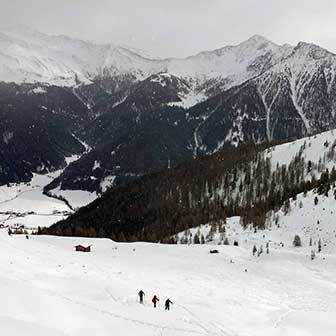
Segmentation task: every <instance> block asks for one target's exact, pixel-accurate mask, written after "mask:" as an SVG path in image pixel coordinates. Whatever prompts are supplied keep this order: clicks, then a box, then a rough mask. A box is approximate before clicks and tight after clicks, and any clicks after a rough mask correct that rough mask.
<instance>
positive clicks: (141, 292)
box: [138, 290, 145, 303]
mask: <svg viewBox="0 0 336 336" xmlns="http://www.w3.org/2000/svg"><path fill="white" fill-rule="evenodd" d="M138 295H139V299H140V303H143V299H144V296H145V293H144V291H143V290H141V291H140V292H139V293H138Z"/></svg>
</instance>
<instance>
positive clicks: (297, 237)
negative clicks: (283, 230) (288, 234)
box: [293, 235, 302, 247]
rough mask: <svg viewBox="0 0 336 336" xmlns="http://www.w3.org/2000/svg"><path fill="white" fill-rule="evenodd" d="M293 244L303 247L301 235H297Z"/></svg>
mask: <svg viewBox="0 0 336 336" xmlns="http://www.w3.org/2000/svg"><path fill="white" fill-rule="evenodd" d="M293 246H294V247H301V246H302V243H301V238H300V236H299V235H295V237H294V240H293Z"/></svg>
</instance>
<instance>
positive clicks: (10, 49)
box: [0, 27, 336, 192]
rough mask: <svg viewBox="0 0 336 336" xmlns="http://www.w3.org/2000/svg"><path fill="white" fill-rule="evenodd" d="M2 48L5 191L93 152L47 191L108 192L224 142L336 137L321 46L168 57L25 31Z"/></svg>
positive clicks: (1, 170)
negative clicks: (322, 134) (329, 133)
mask: <svg viewBox="0 0 336 336" xmlns="http://www.w3.org/2000/svg"><path fill="white" fill-rule="evenodd" d="M0 47H1V48H0V81H2V82H3V83H2V84H1V92H0V103H1V105H0V118H1V120H3V123H2V125H1V128H0V154H1V155H2V156H3V160H2V161H1V163H0V182H1V183H7V182H17V181H25V180H29V178H30V176H31V173H32V172H47V171H49V170H54V169H58V168H61V167H65V160H64V158H65V156H68V155H71V154H78V153H84V152H86V154H84V155H82V157H81V158H80V159H79V160H77V161H76V162H73V163H72V164H71V165H70V166H69V167H67V168H66V169H65V170H64V172H63V174H61V176H60V177H59V178H58V179H56V180H55V181H53V182H52V183H51V184H50V185H49V186H48V187H47V188H46V191H49V192H50V191H53V192H55V190H59V189H76V190H89V191H98V192H102V191H105V190H106V188H107V187H109V186H112V185H120V184H124V183H125V182H128V181H130V180H132V179H134V178H137V177H139V176H142V175H146V174H148V173H152V172H155V171H158V170H162V169H164V168H169V167H172V166H174V165H175V164H176V163H178V162H181V161H185V160H189V159H193V158H196V157H199V156H204V155H209V154H212V153H215V152H217V151H219V150H220V149H222V148H223V147H224V146H226V145H233V146H238V145H240V144H251V143H253V144H260V143H270V142H274V143H277V142H285V141H290V140H293V139H296V138H301V137H303V136H306V135H309V134H315V133H319V132H322V131H325V130H329V129H332V128H336V123H335V89H336V86H335V73H336V72H335V69H336V56H335V55H334V54H332V53H330V52H328V51H327V50H325V49H323V48H321V47H318V46H316V45H313V44H307V43H304V42H300V43H299V44H298V45H297V46H295V47H293V46H290V45H283V46H278V45H276V44H274V43H272V42H271V41H268V40H267V39H265V38H263V37H261V36H253V37H251V38H250V39H248V40H247V41H245V42H242V43H240V44H239V45H236V46H226V47H223V48H221V49H218V50H214V51H207V52H202V53H199V54H197V55H194V56H191V57H188V58H184V59H176V58H168V59H162V60H161V59H150V58H146V57H143V56H141V55H140V54H137V53H136V52H135V51H134V50H132V49H130V48H129V49H128V48H125V47H120V46H115V45H97V44H93V43H88V42H83V41H80V40H76V39H72V38H69V37H66V36H49V35H45V34H42V33H39V32H36V31H33V30H31V29H29V28H26V27H19V28H16V29H11V30H9V29H8V30H4V31H2V32H1V33H0ZM18 121H20V122H18ZM85 146H86V148H85ZM89 147H90V148H91V150H90V151H87V148H89ZM14 149H15V150H14Z"/></svg>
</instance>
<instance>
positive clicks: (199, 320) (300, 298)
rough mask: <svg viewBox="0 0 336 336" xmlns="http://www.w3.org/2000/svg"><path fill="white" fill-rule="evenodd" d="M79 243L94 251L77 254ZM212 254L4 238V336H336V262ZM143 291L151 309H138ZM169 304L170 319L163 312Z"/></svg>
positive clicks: (0, 236) (0, 281)
mask: <svg viewBox="0 0 336 336" xmlns="http://www.w3.org/2000/svg"><path fill="white" fill-rule="evenodd" d="M78 243H80V244H84V245H86V244H92V245H93V246H92V248H93V251H92V252H91V253H87V254H85V253H79V252H74V249H73V247H74V245H76V244H78ZM210 248H211V246H208V245H197V246H196V245H191V246H186V245H170V246H169V245H156V244H145V243H134V244H125V243H124V244H120V243H119V244H117V243H114V242H112V241H110V240H104V239H101V240H99V239H82V238H81V239H80V238H60V237H44V236H31V238H30V239H29V240H27V239H25V237H23V236H12V237H9V236H8V235H7V234H6V232H5V231H4V230H1V231H0V264H1V268H0V297H1V298H2V300H3V302H5V304H3V305H1V307H0V321H1V322H2V323H1V324H0V330H1V331H2V332H4V334H7V335H11V336H17V335H20V336H21V335H22V332H23V330H24V334H25V335H27V336H30V335H34V336H36V335H45V334H46V333H47V334H48V335H52V336H53V335H57V336H58V335H62V336H63V335H84V336H86V335H92V334H94V335H102V336H104V335H110V334H111V333H113V334H115V335H126V336H127V335H134V334H137V335H146V336H148V335H174V336H176V335H316V334H317V333H319V334H321V335H334V332H333V331H334V328H335V326H336V321H334V319H333V318H332V316H334V315H335V312H336V303H335V301H334V299H333V298H334V295H335V294H336V287H335V282H334V279H335V275H336V274H335V273H336V267H335V266H336V258H335V256H334V255H327V254H325V255H324V257H325V259H324V260H323V258H317V259H316V260H315V261H314V262H312V261H311V260H310V258H309V257H307V254H306V253H305V252H303V251H301V250H299V249H290V248H288V249H278V250H276V249H271V253H270V254H269V255H266V254H263V255H262V256H261V257H259V258H256V257H253V256H252V253H251V251H250V250H249V249H246V248H244V247H241V246H240V247H233V246H223V245H221V246H218V247H216V248H217V249H218V250H219V252H220V253H219V254H215V255H212V254H209V250H210ZM230 260H232V261H233V262H232V263H231V262H230ZM245 269H246V270H247V272H245ZM140 289H143V290H144V291H145V293H146V297H145V304H144V305H140V304H139V303H138V302H137V300H138V298H137V293H138V291H139V290H140ZM154 294H156V295H158V297H159V299H160V304H159V307H158V308H157V309H154V308H153V307H152V305H151V302H150V300H151V298H152V296H153V295H154ZM168 297H169V298H170V299H171V300H172V301H173V302H174V305H173V307H172V310H171V311H170V312H167V311H164V309H163V302H164V300H165V299H166V298H168Z"/></svg>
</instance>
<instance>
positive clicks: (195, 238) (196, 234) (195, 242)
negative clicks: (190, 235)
mask: <svg viewBox="0 0 336 336" xmlns="http://www.w3.org/2000/svg"><path fill="white" fill-rule="evenodd" d="M194 244H200V239H199V235H198V233H197V232H196V233H195V235H194Z"/></svg>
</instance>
